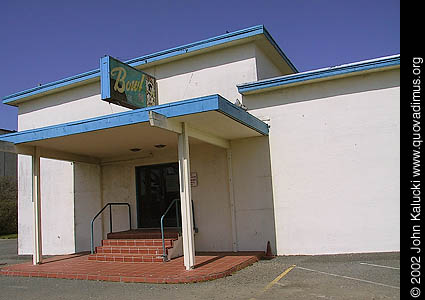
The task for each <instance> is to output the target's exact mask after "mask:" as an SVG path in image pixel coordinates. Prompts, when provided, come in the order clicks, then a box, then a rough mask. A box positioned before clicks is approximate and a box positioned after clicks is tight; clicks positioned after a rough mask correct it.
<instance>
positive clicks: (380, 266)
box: [360, 263, 400, 270]
mask: <svg viewBox="0 0 425 300" xmlns="http://www.w3.org/2000/svg"><path fill="white" fill-rule="evenodd" d="M360 264H361V265H367V266H372V267H379V268H386V269H393V270H400V268H396V267H389V266H383V265H375V264H368V263H360Z"/></svg>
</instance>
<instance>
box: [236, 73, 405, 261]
mask: <svg viewBox="0 0 425 300" xmlns="http://www.w3.org/2000/svg"><path fill="white" fill-rule="evenodd" d="M399 80H400V79H399V70H391V71H385V72H377V73H372V74H367V75H361V76H355V77H349V78H345V79H337V80H332V81H325V82H321V83H315V84H308V85H301V86H297V87H292V88H286V89H279V90H276V91H274V92H269V93H263V94H257V95H252V96H246V97H245V98H244V104H245V105H247V106H248V107H249V108H250V113H252V114H254V115H257V116H259V117H260V118H269V119H270V126H271V127H270V154H271V162H272V175H273V196H274V197H273V198H274V209H275V211H274V213H275V224H276V239H277V253H278V254H280V255H284V254H285V255H286V254H325V253H349V252H372V251H398V250H399V249H400V245H399V236H400V224H399V222H400V220H399V212H400V211H399V202H400V198H399V197H400V194H399V191H400V186H399V179H400V177H399V176H400V175H399V174H400V170H399V164H400V153H399V146H400V140H399V136H400V117H399V113H400V110H399V102H400V94H399V93H400V88H399V84H400V83H399Z"/></svg>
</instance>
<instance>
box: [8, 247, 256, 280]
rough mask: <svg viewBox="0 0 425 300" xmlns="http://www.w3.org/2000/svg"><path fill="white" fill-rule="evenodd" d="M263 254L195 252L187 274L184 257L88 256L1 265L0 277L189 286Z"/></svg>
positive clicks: (226, 274) (237, 268)
mask: <svg viewBox="0 0 425 300" xmlns="http://www.w3.org/2000/svg"><path fill="white" fill-rule="evenodd" d="M263 255H264V252H237V253H231V252H230V253H229V252H225V253H223V252H220V253H197V254H196V258H195V261H196V265H195V268H194V269H193V270H190V271H186V270H185V267H184V264H183V257H179V258H176V259H173V260H171V261H169V262H165V263H131V264H129V263H121V262H99V261H90V260H88V259H87V256H88V253H80V254H73V255H63V256H55V257H51V258H48V259H45V260H44V263H43V264H41V265H37V266H34V265H32V263H31V262H28V263H23V264H17V265H10V266H4V267H2V268H1V269H0V275H6V276H24V277H46V278H66V279H84V280H103V281H118V282H145V283H190V282H199V281H207V280H213V279H217V278H222V277H225V276H228V275H230V274H232V273H234V272H236V271H239V270H241V269H243V268H245V267H247V266H249V265H251V264H253V263H254V262H256V261H258V260H259V259H260V258H261V257H262V256H263Z"/></svg>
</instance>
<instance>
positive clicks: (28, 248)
mask: <svg viewBox="0 0 425 300" xmlns="http://www.w3.org/2000/svg"><path fill="white" fill-rule="evenodd" d="M18 161H19V175H20V176H19V182H18V199H19V200H18V210H19V216H18V237H19V238H18V253H19V254H32V253H33V248H34V245H33V241H34V239H33V202H32V178H31V170H32V165H31V157H29V156H23V155H19V159H18ZM51 170H53V172H51ZM40 171H41V175H40V177H41V203H42V207H41V220H42V223H41V224H42V227H41V230H42V238H43V254H44V255H53V254H68V253H74V252H75V240H74V190H73V187H74V186H73V176H74V174H73V166H72V164H71V163H69V162H64V161H58V160H51V159H41V167H40ZM58 178H59V179H60V181H57V179H58Z"/></svg>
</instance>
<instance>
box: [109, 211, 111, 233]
mask: <svg viewBox="0 0 425 300" xmlns="http://www.w3.org/2000/svg"><path fill="white" fill-rule="evenodd" d="M111 232H112V205H109V233H111Z"/></svg>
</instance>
